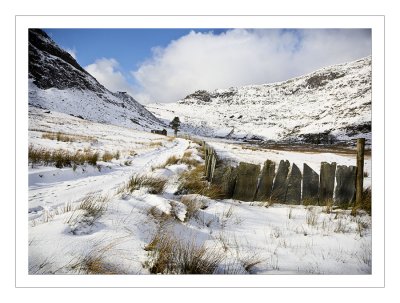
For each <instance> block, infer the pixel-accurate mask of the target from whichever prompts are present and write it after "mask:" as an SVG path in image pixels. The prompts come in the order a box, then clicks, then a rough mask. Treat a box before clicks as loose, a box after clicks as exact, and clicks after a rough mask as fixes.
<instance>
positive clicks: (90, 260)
mask: <svg viewBox="0 0 400 303" xmlns="http://www.w3.org/2000/svg"><path fill="white" fill-rule="evenodd" d="M115 245H116V244H115V243H110V244H108V245H106V246H104V247H100V248H99V247H94V248H93V249H92V250H91V251H89V252H88V253H87V254H86V255H84V256H83V257H81V258H78V260H77V261H75V262H74V263H72V265H71V266H70V267H71V269H72V270H73V271H76V272H77V273H78V274H89V275H117V274H123V272H121V270H119V269H117V268H116V267H115V266H113V265H111V264H108V263H107V262H106V256H107V254H109V253H110V251H111V250H112V249H113V247H114V246H115Z"/></svg>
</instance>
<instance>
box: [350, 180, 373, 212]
mask: <svg viewBox="0 0 400 303" xmlns="http://www.w3.org/2000/svg"><path fill="white" fill-rule="evenodd" d="M359 210H365V211H366V212H367V213H368V214H370V215H371V210H372V191H371V188H370V187H368V188H366V189H364V190H363V193H362V201H361V205H359V204H354V206H353V208H352V210H351V215H352V216H356V215H357V213H358V211H359Z"/></svg>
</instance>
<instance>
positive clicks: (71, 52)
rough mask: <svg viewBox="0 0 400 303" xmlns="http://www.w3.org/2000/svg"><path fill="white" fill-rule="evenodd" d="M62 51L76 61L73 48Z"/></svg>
mask: <svg viewBox="0 0 400 303" xmlns="http://www.w3.org/2000/svg"><path fill="white" fill-rule="evenodd" d="M64 50H65V51H66V52H67V53H68V54H70V55H71V56H72V58H74V59H75V60H76V53H77V51H76V49H75V48H64Z"/></svg>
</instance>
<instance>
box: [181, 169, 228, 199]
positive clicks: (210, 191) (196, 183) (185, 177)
mask: <svg viewBox="0 0 400 303" xmlns="http://www.w3.org/2000/svg"><path fill="white" fill-rule="evenodd" d="M179 181H180V184H179V186H178V192H177V194H198V195H203V196H207V197H209V198H211V199H222V198H224V196H225V193H224V192H223V190H222V188H221V187H219V186H217V185H215V184H209V183H208V182H207V181H206V180H205V177H204V165H198V166H196V167H195V168H194V169H192V170H189V171H187V172H184V173H183V174H182V175H181V176H180V178H179Z"/></svg>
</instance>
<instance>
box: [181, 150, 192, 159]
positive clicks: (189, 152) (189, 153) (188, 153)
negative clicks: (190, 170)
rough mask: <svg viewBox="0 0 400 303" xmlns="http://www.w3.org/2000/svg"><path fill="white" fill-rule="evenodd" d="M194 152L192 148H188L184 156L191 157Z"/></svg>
mask: <svg viewBox="0 0 400 303" xmlns="http://www.w3.org/2000/svg"><path fill="white" fill-rule="evenodd" d="M192 154H193V152H192V151H191V150H187V151H185V152H184V153H183V156H182V158H190V157H191V156H192Z"/></svg>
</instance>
